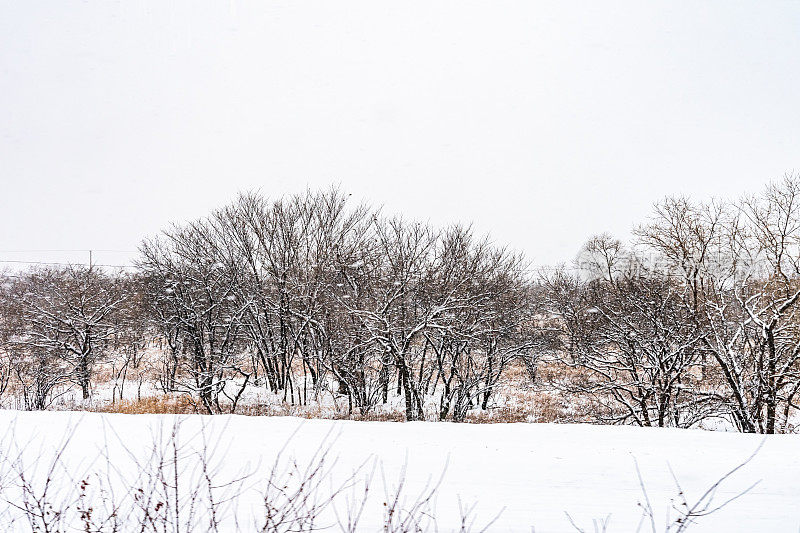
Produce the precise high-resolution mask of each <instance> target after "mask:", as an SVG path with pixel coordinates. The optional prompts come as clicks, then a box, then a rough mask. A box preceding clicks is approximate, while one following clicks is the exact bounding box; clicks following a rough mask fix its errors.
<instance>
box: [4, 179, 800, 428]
mask: <svg viewBox="0 0 800 533" xmlns="http://www.w3.org/2000/svg"><path fill="white" fill-rule="evenodd" d="M798 279H800V181H799V180H798V179H797V178H796V177H794V176H787V177H785V178H784V179H783V180H781V181H778V182H775V183H773V184H771V185H769V186H768V187H766V188H765V189H764V190H763V191H762V192H761V193H759V194H756V195H751V196H746V197H743V198H742V199H740V200H737V201H710V202H694V201H691V200H690V199H688V198H684V197H669V198H666V199H664V200H662V201H661V202H659V203H658V204H657V205H656V206H655V207H654V210H653V212H652V214H651V216H650V217H649V218H648V220H647V221H646V222H645V223H643V224H641V225H640V226H637V227H636V228H635V230H634V238H633V239H632V240H631V242H628V243H622V242H621V241H619V240H616V239H614V238H612V237H611V236H609V235H606V234H603V235H599V236H596V237H594V238H592V239H590V240H589V241H588V242H587V243H586V245H585V246H584V247H583V248H582V249H581V252H580V254H579V255H578V258H577V260H576V261H575V263H574V264H572V265H569V266H566V265H564V266H560V267H557V268H555V269H547V270H545V269H541V270H534V269H531V268H530V267H529V265H528V263H527V261H526V259H525V258H524V256H523V255H522V254H520V253H518V252H515V251H513V250H511V249H509V248H506V247H501V246H498V245H496V244H494V243H493V242H492V241H491V240H490V239H489V238H488V237H485V236H479V235H476V234H475V232H474V231H473V230H472V228H471V227H469V226H463V225H453V226H449V227H445V228H435V227H433V226H431V225H429V224H422V223H419V222H415V221H408V220H405V219H403V218H401V217H392V216H387V215H385V214H383V213H382V212H381V211H380V210H378V209H374V208H372V207H370V206H368V205H364V204H359V205H355V204H353V203H352V202H351V201H350V200H349V197H348V196H347V195H346V194H344V193H342V192H341V191H339V190H337V189H331V190H327V191H318V192H315V191H307V192H305V193H303V194H299V195H295V196H290V197H285V198H281V199H278V200H276V201H269V200H267V199H266V198H264V197H263V196H262V195H260V194H257V193H248V194H242V195H240V196H239V197H238V198H237V199H236V200H235V201H234V202H232V203H230V204H229V205H227V206H225V207H223V208H221V209H218V210H216V211H214V212H213V213H211V214H210V215H209V216H207V217H204V218H202V219H199V220H195V221H192V222H189V223H185V224H177V225H174V226H172V227H170V228H169V229H167V230H165V231H163V232H162V233H161V234H159V235H158V236H156V237H153V238H151V239H148V240H145V241H144V242H143V243H142V245H141V247H140V255H139V258H138V260H137V268H136V269H135V270H134V271H131V272H121V271H117V272H110V271H106V270H103V269H100V268H97V267H92V266H79V265H75V266H69V267H64V268H52V267H50V268H37V269H31V270H28V271H24V272H20V273H17V274H15V275H7V276H5V277H4V278H3V281H2V289H0V356H1V359H2V360H0V398H2V395H6V396H9V395H12V396H14V397H16V398H19V399H21V400H20V401H21V402H22V406H23V407H24V408H27V409H44V408H47V407H48V406H49V405H50V404H51V403H52V402H53V401H54V400H55V399H56V398H57V397H58V395H59V394H63V393H64V391H67V390H70V388H74V389H75V390H79V391H80V393H81V396H82V398H84V399H89V398H90V396H91V395H92V390H93V387H94V383H95V380H96V375H97V373H98V372H99V371H100V370H102V371H103V372H106V373H108V372H110V373H111V374H113V375H115V376H122V378H123V379H122V380H121V383H122V384H123V385H122V386H124V382H125V380H124V376H125V372H127V371H128V370H129V369H130V368H131V367H135V366H136V365H137V364H139V362H140V361H141V359H142V357H144V354H145V353H146V352H147V351H148V350H150V351H152V350H153V349H154V347H155V348H157V349H156V352H157V353H158V354H159V355H158V362H157V364H158V371H157V372H156V375H157V379H156V381H157V386H158V388H159V389H161V390H162V391H163V392H165V393H176V394H185V395H187V396H189V397H191V398H193V399H194V400H195V401H196V402H197V404H198V405H200V406H202V409H203V410H204V411H205V412H207V413H222V412H236V410H237V407H238V406H239V405H240V404H241V402H242V401H245V400H243V398H246V397H247V394H248V392H249V391H253V390H263V391H268V392H269V393H270V394H271V395H273V397H275V398H280V399H281V400H282V401H286V402H291V403H293V404H299V405H307V404H309V403H311V402H316V401H318V400H319V398H320V397H321V396H323V395H333V396H334V397H336V398H340V399H344V401H346V402H347V409H348V412H351V413H357V414H361V415H365V414H369V413H371V412H373V411H374V410H376V409H378V408H379V407H380V406H382V405H384V404H387V403H391V402H393V401H395V400H397V402H399V404H400V405H401V406H402V410H403V413H404V415H405V419H406V420H421V419H424V418H425V417H426V413H430V412H435V414H436V416H437V417H438V418H439V419H442V420H445V419H448V420H453V421H464V420H465V419H466V417H467V414H468V413H469V412H470V411H471V410H475V409H488V408H491V407H492V406H493V405H494V401H495V399H496V398H497V391H498V389H499V387H500V386H506V387H508V386H520V387H522V386H525V387H528V386H531V384H538V385H540V386H547V387H549V388H550V389H551V390H554V391H557V393H558V394H561V395H563V397H564V398H566V399H567V401H574V402H583V403H587V404H588V405H590V406H591V412H592V417H593V419H594V420H596V421H599V422H603V423H627V424H636V425H642V426H676V427H692V426H696V425H699V424H702V423H706V422H709V421H713V420H715V419H716V420H725V421H727V422H728V423H731V424H733V425H734V426H735V427H736V428H737V429H739V430H740V431H744V432H760V433H774V432H781V431H789V430H792V429H793V426H792V416H793V413H794V410H795V409H796V408H797V404H796V399H797V393H798V391H799V390H800V375H799V374H798V372H799V371H800V369H799V368H798V358H799V357H800V330H798V326H800V321H798V316H797V313H798V311H797V308H798V299H800V283H799V282H798ZM543 366H547V367H548V368H549V369H550V370H551V371H550V372H548V376H549V377H548V378H547V379H544V378H542V377H541V375H540V370H541V368H542V367H543ZM511 368H515V369H518V370H520V371H521V372H520V373H521V374H522V375H524V376H526V379H525V383H522V382H520V381H519V380H517V381H510V380H508V379H507V376H508V371H509V369H511ZM518 374H519V373H518Z"/></svg>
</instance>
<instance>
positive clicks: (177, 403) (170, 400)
mask: <svg viewBox="0 0 800 533" xmlns="http://www.w3.org/2000/svg"><path fill="white" fill-rule="evenodd" d="M92 411H97V412H100V413H124V414H129V415H143V414H158V415H165V414H171V415H178V414H180V415H188V414H201V413H202V412H203V410H202V409H199V408H198V405H197V403H196V402H194V401H193V400H192V399H191V398H189V397H188V396H175V397H173V396H166V395H165V396H148V397H144V398H141V399H139V400H118V401H116V402H114V403H110V404H107V405H103V406H99V407H96V408H93V409H92Z"/></svg>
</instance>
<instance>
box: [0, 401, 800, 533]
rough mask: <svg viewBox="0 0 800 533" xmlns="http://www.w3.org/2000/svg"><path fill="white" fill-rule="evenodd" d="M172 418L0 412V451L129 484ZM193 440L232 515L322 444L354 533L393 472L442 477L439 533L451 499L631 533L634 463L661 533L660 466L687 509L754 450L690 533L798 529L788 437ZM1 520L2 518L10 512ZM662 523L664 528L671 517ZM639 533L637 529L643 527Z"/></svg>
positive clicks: (372, 513) (590, 431) (346, 434)
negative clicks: (265, 481) (228, 499)
mask: <svg viewBox="0 0 800 533" xmlns="http://www.w3.org/2000/svg"><path fill="white" fill-rule="evenodd" d="M175 420H176V418H175V417H171V416H162V415H100V414H87V413H64V412H38V413H29V412H15V411H2V412H0V425H1V427H8V428H10V429H9V431H8V433H7V434H6V436H5V439H4V441H3V451H4V452H5V453H6V454H10V456H12V457H17V454H19V453H21V455H22V460H21V461H22V462H21V463H20V464H24V465H26V466H25V468H26V469H27V471H28V472H29V473H30V475H31V477H33V476H35V475H41V474H42V472H44V469H45V467H46V466H47V465H48V464H49V463H51V462H52V455H53V454H52V452H51V450H52V449H53V448H55V447H58V445H59V443H60V442H62V440H63V437H64V435H67V434H70V433H72V435H73V436H72V438H71V440H70V442H69V443H68V444H67V446H66V448H65V453H64V455H63V460H64V463H65V464H66V465H67V470H68V471H70V472H71V473H72V477H73V478H75V479H72V480H70V478H69V477H68V476H63V475H61V476H59V478H58V480H57V483H60V484H61V485H62V486H61V488H62V489H63V488H64V487H63V485H66V484H69V483H75V481H76V480H77V479H78V477H80V476H81V473H82V472H89V471H96V470H102V469H105V468H106V463H107V462H106V461H105V460H104V459H103V457H104V456H105V454H108V456H109V457H110V459H111V460H110V461H109V462H110V463H111V464H112V465H113V467H114V469H117V470H118V471H119V474H120V476H122V477H124V478H127V479H128V480H129V481H130V480H132V479H133V478H135V477H136V467H135V466H134V464H133V459H132V456H136V457H137V460H138V461H142V460H143V459H142V458H144V457H146V456H147V454H148V453H149V451H150V450H151V448H152V446H153V444H152V443H153V435H157V434H158V433H159V431H163V432H164V433H169V432H170V431H171V429H172V427H173V425H174V422H175ZM203 434H205V439H206V441H207V442H209V443H212V444H214V445H215V446H216V451H215V452H214V453H213V455H212V458H211V461H210V462H211V463H212V464H214V465H216V466H217V467H218V468H219V472H217V473H216V475H217V476H218V477H217V479H219V480H224V479H225V478H231V479H232V478H235V477H236V476H237V474H238V473H239V472H241V471H243V470H248V471H250V472H256V474H254V475H253V477H251V478H250V480H251V481H253V483H250V482H249V481H248V484H247V487H248V488H246V489H245V492H244V494H243V495H242V497H241V498H239V504H238V505H239V507H240V509H239V512H240V516H243V515H242V514H241V513H243V512H244V511H243V510H242V508H246V507H247V506H248V505H256V504H257V496H256V495H255V493H254V492H253V491H255V490H256V489H254V488H253V487H254V486H257V484H258V475H259V474H258V472H263V471H264V470H265V469H268V468H267V467H269V466H270V465H272V464H273V463H274V461H275V458H276V456H277V454H278V452H279V450H281V449H282V448H284V446H285V451H284V454H283V458H284V462H288V459H289V458H290V457H294V458H296V459H297V461H298V463H299V464H300V465H301V466H302V465H303V464H304V462H307V461H309V460H310V459H309V458H310V457H311V456H312V455H313V454H314V452H315V451H316V450H318V449H319V447H320V445H321V443H323V442H326V441H327V442H328V443H329V444H328V446H330V451H329V453H328V459H329V461H328V467H330V468H331V469H332V470H331V474H330V476H329V479H327V480H326V481H325V483H323V485H324V486H325V487H328V486H329V485H335V484H336V483H337V482H340V481H343V480H346V479H347V478H348V477H349V476H350V475H351V474H352V473H353V472H354V470H357V469H358V468H359V467H361V470H360V471H359V474H358V475H357V479H359V480H361V479H363V478H364V477H365V476H367V475H368V474H369V473H370V472H372V479H373V482H372V490H371V491H370V495H369V500H368V503H367V505H366V506H365V510H364V514H363V517H362V520H361V522H360V528H359V530H364V531H380V530H381V519H382V515H381V513H382V509H383V506H382V503H383V501H384V500H385V499H386V498H385V491H384V488H387V489H391V487H392V486H393V485H394V484H395V483H396V482H397V480H398V479H399V478H400V475H401V471H402V470H403V467H404V465H407V469H406V470H407V472H406V479H407V487H406V488H407V492H406V494H407V495H408V497H409V498H410V499H411V500H413V499H414V497H415V496H416V495H417V494H419V493H420V491H422V490H423V489H424V487H425V486H426V484H427V485H432V484H433V485H435V484H436V483H437V482H438V480H439V478H440V476H441V474H442V472H444V476H443V478H442V479H441V484H440V486H439V491H438V494H437V497H436V501H435V508H434V510H435V515H436V517H437V522H438V530H439V531H450V530H453V529H457V528H458V526H459V524H458V521H459V510H458V509H459V499H460V501H461V504H462V506H464V507H467V506H470V505H472V504H475V508H474V511H473V514H474V516H475V517H476V518H477V520H476V522H475V527H474V528H473V530H480V526H482V525H483V524H485V523H486V522H489V521H490V520H491V519H492V518H494V517H495V516H496V515H497V514H498V513H501V514H500V516H499V518H497V520H496V521H495V522H494V523H493V524H492V526H491V528H490V531H498V532H500V531H503V532H504V531H531V529H532V528H535V531H536V532H543V531H575V528H574V527H573V526H572V525H571V524H570V521H569V519H568V517H567V516H566V513H569V515H570V516H571V517H572V519H573V520H574V521H575V523H576V524H577V525H579V526H580V527H582V528H585V529H586V530H587V531H593V530H594V525H593V520H595V519H599V520H603V519H606V518H607V519H608V531H626V532H627V531H635V530H636V528H637V526H638V525H639V523H640V520H641V517H642V509H641V508H640V507H639V506H638V503H639V502H643V501H644V496H643V494H642V491H641V488H640V484H639V481H638V478H637V472H636V467H635V464H634V459H635V460H636V461H638V464H639V468H640V471H641V474H642V478H643V480H644V484H645V486H646V488H647V494H648V497H649V500H650V502H651V504H652V507H653V509H654V511H655V514H656V516H655V522H656V525H657V528H658V530H659V531H663V530H664V526H665V524H666V522H667V513H668V512H669V506H670V502H671V500H673V499H674V498H675V497H676V496H677V495H678V489H677V488H676V485H675V481H674V479H673V477H672V474H671V473H670V467H671V468H672V471H673V472H674V474H675V477H676V478H677V479H678V480H679V481H680V483H681V486H682V487H683V489H684V490H685V492H686V494H687V496H688V499H689V500H690V502H691V501H693V500H695V499H696V498H697V497H699V496H700V495H701V493H702V492H703V491H705V489H707V488H708V487H709V486H710V485H711V484H712V483H713V482H715V481H716V480H717V479H719V478H720V477H721V476H723V475H724V474H725V473H726V472H728V471H729V470H730V469H732V468H733V467H735V466H736V465H738V464H740V463H742V462H743V461H744V460H746V459H747V457H748V456H750V455H751V454H752V453H753V452H754V451H755V450H756V448H757V447H758V446H759V444H760V443H761V442H762V440H763V441H764V444H763V447H762V448H761V450H760V451H759V452H758V454H757V455H756V456H755V458H753V460H752V461H751V462H749V463H748V464H746V465H745V466H744V467H743V468H741V469H740V470H739V471H737V472H735V473H734V474H733V475H732V476H731V477H730V478H728V479H727V480H726V481H725V482H724V483H723V484H722V486H721V487H720V489H719V490H718V491H717V493H716V495H715V502H716V503H723V502H724V501H725V500H727V499H729V498H730V497H732V496H735V495H737V494H738V493H740V492H741V491H743V490H745V489H746V488H747V487H749V486H751V485H753V484H754V483H756V482H759V483H758V485H757V486H755V487H754V488H753V489H752V490H750V491H749V492H748V493H747V494H744V495H743V496H742V497H741V498H739V499H737V500H736V501H734V502H732V503H731V504H730V505H728V506H726V507H725V508H723V509H721V510H719V511H718V512H716V513H714V514H712V515H711V516H708V517H705V518H702V519H700V520H699V522H698V524H697V525H696V526H694V527H692V528H690V531H797V530H798V527H800V509H799V508H798V506H797V505H796V501H797V496H798V491H797V487H798V482H799V481H798V480H800V454H798V450H799V449H800V437H796V436H790V435H776V436H770V437H767V438H766V439H764V438H763V437H759V436H755V435H741V434H732V433H722V432H705V431H692V430H669V429H640V428H633V427H599V426H588V425H552V424H493V425H467V424H461V425H458V424H452V423H430V422H422V423H406V424H399V423H388V422H335V421H327V420H301V419H296V418H266V417H264V418H259V417H242V416H216V417H201V416H191V417H184V418H183V419H182V422H181V425H180V427H179V440H180V441H181V442H184V443H190V444H191V445H194V446H196V447H197V448H200V447H202V446H201V443H202V440H203V437H202V435H203ZM12 441H13V442H12ZM287 443H288V444H287ZM123 444H124V446H123ZM125 447H127V451H126V450H125ZM37 458H38V462H37ZM334 459H335V461H334ZM34 464H36V468H35V470H36V471H37V472H38V474H36V473H35V472H34V467H33V465H34ZM362 465H364V466H362ZM3 471H4V472H5V474H6V476H5V478H4V479H5V483H6V486H13V480H14V476H13V475H11V473H10V463H9V462H8V461H6V463H5V464H4V466H3ZM182 472H183V471H182ZM186 472H191V468H187V469H186ZM182 475H186V476H189V475H190V474H186V473H182ZM56 476H58V474H56ZM56 476H53V477H56ZM76 476H77V477H76ZM120 479H122V478H120ZM9 483H11V485H9ZM349 490H350V494H349V495H348V494H346V496H348V498H349V499H350V500H352V499H357V494H358V491H359V489H357V488H353V489H349ZM362 492H363V491H362ZM9 494H10V493H9ZM3 505H6V506H7V505H8V504H6V503H4V504H3ZM344 507H346V505H345V499H342V500H341V501H340V502H339V504H338V507H337V512H336V513H333V512H332V509H328V510H326V511H325V512H326V513H327V518H326V519H325V520H322V521H321V522H320V523H321V524H322V523H324V524H327V525H330V524H334V523H335V522H336V518H335V516H336V515H337V514H338V515H339V518H340V520H341V517H342V516H343V515H344V514H346V513H345V510H344ZM501 511H502V512H501ZM4 516H6V520H8V517H10V516H11V514H7V515H4ZM670 516H671V517H672V518H675V517H676V513H675V511H671V512H670ZM229 527H230V524H229ZM337 529H338V526H334V527H333V528H332V529H331V530H334V531H335V530H337ZM20 530H24V528H21V529H20ZM245 530H246V528H245ZM642 530H643V531H650V524H649V522H648V523H647V524H645V526H644V527H643V529H642Z"/></svg>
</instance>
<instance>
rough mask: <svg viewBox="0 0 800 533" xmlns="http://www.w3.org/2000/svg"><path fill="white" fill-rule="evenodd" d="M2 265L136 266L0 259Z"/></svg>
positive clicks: (128, 266)
mask: <svg viewBox="0 0 800 533" xmlns="http://www.w3.org/2000/svg"><path fill="white" fill-rule="evenodd" d="M0 263H13V264H21V265H50V266H74V265H82V266H99V267H108V268H133V267H135V266H136V265H105V264H100V263H94V262H92V263H91V265H90V264H89V263H84V262H81V261H72V262H69V263H64V262H57V261H18V260H14V259H0Z"/></svg>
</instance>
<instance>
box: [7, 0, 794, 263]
mask: <svg viewBox="0 0 800 533" xmlns="http://www.w3.org/2000/svg"><path fill="white" fill-rule="evenodd" d="M799 30H800V4H797V3H793V2H787V3H778V2H771V3H760V2H752V3H749V5H748V6H745V5H742V3H732V2H702V3H697V2H683V3H681V5H674V3H672V2H669V3H667V2H664V3H660V4H658V3H651V2H640V1H636V2H613V3H607V2H564V1H561V0H559V1H553V2H527V1H526V2H498V1H487V2H482V3H475V2H464V1H457V2H440V3H437V2H431V1H429V0H426V1H422V2H392V3H384V2H379V1H376V0H365V1H359V2H346V1H340V2H332V1H327V0H326V1H315V2H298V1H287V2H274V1H270V2H264V1H259V2H252V3H249V2H240V1H238V0H232V1H229V2H207V1H194V2H189V1H167V0H156V1H152V2H149V1H140V0H131V1H124V2H117V1H102V2H101V1H96V2H95V1H73V2H69V1H57V2H56V1H54V2H44V1H37V2H27V1H11V0H3V1H2V2H0V250H2V251H0V260H9V259H17V260H30V259H39V260H63V259H67V258H69V259H71V260H76V259H75V258H74V256H73V255H70V254H69V253H67V252H50V253H43V252H41V253H33V252H19V251H15V250H34V249H35V250H42V249H82V248H94V249H96V250H97V249H114V250H134V249H135V248H136V246H137V245H138V242H139V241H140V240H141V238H143V237H144V236H146V235H149V234H153V233H154V232H156V231H158V230H159V229H160V228H162V227H164V226H165V225H166V224H168V223H169V222H170V221H181V220H185V219H188V218H190V217H196V216H201V215H204V214H206V213H207V212H208V211H209V210H210V209H212V208H213V207H216V206H219V205H221V204H223V203H225V202H227V201H228V200H230V199H232V198H233V197H234V196H235V194H236V193H237V191H239V190H243V189H251V188H260V189H261V190H263V192H264V193H266V194H268V195H270V196H279V195H282V194H285V193H289V192H296V191H299V190H302V189H304V188H305V187H306V186H307V185H308V186H311V187H314V188H316V187H324V186H327V185H329V184H331V183H339V184H341V186H342V187H343V188H344V189H345V190H347V191H348V192H351V193H352V194H353V196H354V197H356V198H363V199H365V200H368V201H370V202H372V203H375V204H383V205H384V206H385V210H386V211H387V212H390V213H403V214H406V215H407V216H409V217H412V218H419V219H425V220H430V221H431V222H433V223H436V224H444V223H448V222H454V221H474V222H475V225H476V227H477V228H478V229H479V230H480V231H483V232H490V233H491V234H492V235H493V236H494V238H495V240H496V241H498V242H501V243H508V244H511V245H512V246H514V247H516V248H519V249H522V250H524V251H525V252H526V253H527V254H528V255H529V257H530V258H531V259H532V260H533V261H535V262H536V263H542V264H550V263H555V262H558V261H564V260H570V259H571V258H572V257H574V255H575V253H576V252H577V249H578V248H579V246H580V245H581V244H582V242H583V241H584V240H585V239H586V238H587V237H588V236H589V235H591V234H594V233H599V232H602V231H611V232H612V233H615V234H617V235H619V236H621V237H625V236H626V235H627V232H628V231H629V229H630V227H631V226H632V224H633V223H635V222H638V221H641V220H642V218H643V217H645V216H646V215H647V213H648V212H649V209H650V205H651V204H652V202H653V201H655V200H657V199H658V198H659V197H661V196H663V195H665V194H669V193H687V194H691V195H693V196H696V197H698V198H701V197H702V198H705V197H709V196H712V195H715V196H736V195H738V194H739V193H741V192H745V191H754V190H757V189H759V188H760V187H761V186H762V185H763V184H764V183H766V182H767V181H769V180H771V179H775V178H777V177H780V176H781V175H782V174H783V173H784V172H787V171H792V170H794V169H797V170H800V165H799V164H798V156H800V98H799V97H798V94H800V93H799V92H798V91H799V90H800V31H799ZM130 255H131V254H126V253H124V252H98V253H97V254H96V257H98V258H99V260H101V261H105V262H111V263H120V262H126V261H128V260H129V258H130ZM79 257H80V258H83V257H84V255H83V254H79Z"/></svg>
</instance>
